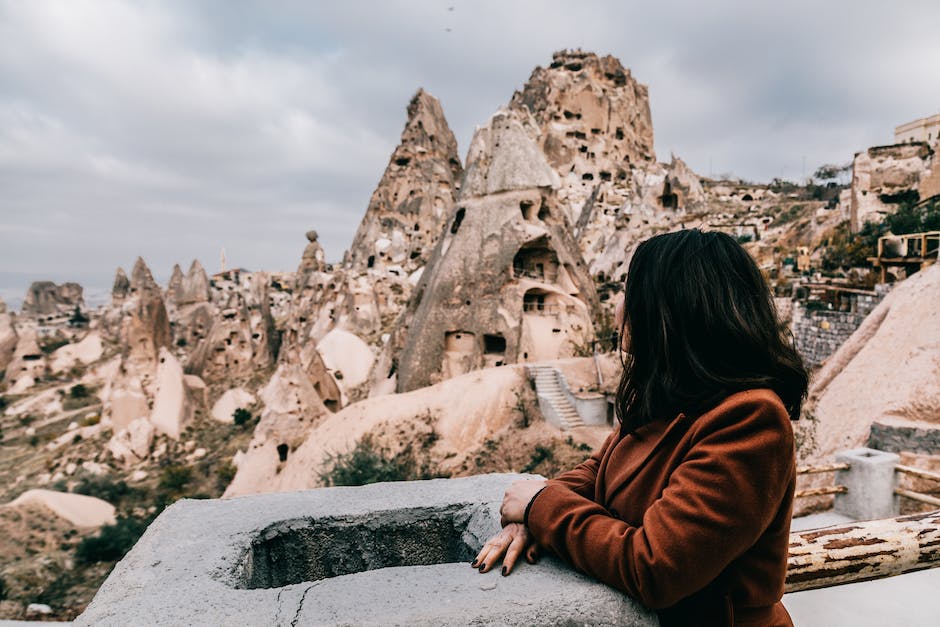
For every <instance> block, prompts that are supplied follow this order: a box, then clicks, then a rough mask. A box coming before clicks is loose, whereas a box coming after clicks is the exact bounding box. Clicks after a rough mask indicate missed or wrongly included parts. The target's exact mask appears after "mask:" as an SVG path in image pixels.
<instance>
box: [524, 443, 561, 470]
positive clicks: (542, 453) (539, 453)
mask: <svg viewBox="0 0 940 627" xmlns="http://www.w3.org/2000/svg"><path fill="white" fill-rule="evenodd" d="M553 459H555V452H554V451H553V450H552V449H550V448H548V447H547V446H542V445H541V444H537V445H536V446H535V451H534V452H533V453H532V458H531V459H530V460H529V462H528V463H527V464H526V465H525V466H523V467H522V472H532V471H533V470H535V468H536V466H538V465H539V464H541V463H542V462H545V461H552V460H553Z"/></svg>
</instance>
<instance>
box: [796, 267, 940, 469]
mask: <svg viewBox="0 0 940 627" xmlns="http://www.w3.org/2000/svg"><path fill="white" fill-rule="evenodd" d="M938 300H940V266H931V267H929V268H927V269H926V270H922V271H920V272H918V273H916V274H914V275H913V276H912V277H910V278H908V279H906V280H905V281H903V282H902V283H900V284H898V285H897V286H896V287H895V288H894V289H893V290H892V291H891V292H890V293H889V294H888V295H887V296H886V297H885V298H884V300H882V301H881V303H880V304H879V305H878V307H876V308H875V310H874V311H872V313H871V314H869V315H868V317H867V318H866V319H865V321H864V322H863V323H862V325H861V326H860V327H859V328H858V330H857V331H855V333H854V334H852V336H851V337H850V338H849V339H848V340H847V341H846V342H845V344H843V345H842V346H841V347H840V348H839V349H838V350H837V351H836V352H835V353H834V354H833V355H832V356H831V357H829V359H828V360H826V362H825V364H823V367H822V368H821V369H820V370H819V372H818V373H817V374H816V375H815V377H814V380H813V385H812V388H811V390H810V401H809V405H808V408H807V409H808V411H809V413H810V414H811V415H812V417H813V418H814V419H815V421H816V427H815V431H816V433H815V447H814V448H813V449H812V453H811V455H810V456H809V457H808V459H810V460H821V461H822V460H824V461H831V458H832V456H833V454H834V453H836V452H837V451H842V450H847V449H851V448H858V447H860V446H864V445H865V444H866V443H867V441H868V438H869V433H870V429H871V426H872V423H873V422H876V421H877V422H879V423H883V424H895V425H900V426H905V425H906V426H908V427H919V426H925V427H929V428H940V395H938V394H937V392H936V390H937V381H938V376H940V310H938V309H937V308H936V307H932V306H926V305H927V303H936V302H938ZM938 453H940V451H938Z"/></svg>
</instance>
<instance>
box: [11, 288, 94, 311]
mask: <svg viewBox="0 0 940 627" xmlns="http://www.w3.org/2000/svg"><path fill="white" fill-rule="evenodd" d="M82 292H83V290H82V286H81V285H79V284H78V283H62V284H61V285H56V284H55V283H53V282H52V281H36V282H34V283H33V284H32V285H30V286H29V289H28V290H26V297H25V298H24V299H23V306H22V308H21V312H22V314H23V315H24V316H34V317H35V316H50V315H55V314H63V313H69V312H72V311H73V310H74V309H75V308H76V307H84V306H85V300H84V298H83V297H82Z"/></svg>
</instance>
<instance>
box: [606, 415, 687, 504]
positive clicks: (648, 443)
mask: <svg viewBox="0 0 940 627" xmlns="http://www.w3.org/2000/svg"><path fill="white" fill-rule="evenodd" d="M691 422H692V421H691V419H690V418H689V417H688V416H686V415H685V414H683V413H680V414H679V415H678V416H676V417H675V418H674V419H672V420H670V421H666V420H655V421H653V422H651V423H649V424H645V425H643V426H641V427H639V428H638V429H637V430H636V431H634V432H633V433H631V434H630V435H627V436H625V437H623V438H620V439H619V440H617V443H616V444H615V445H614V446H612V447H610V453H609V454H608V455H607V459H606V460H605V461H606V465H607V467H606V468H605V469H604V470H603V471H600V472H598V477H599V478H600V477H605V478H606V477H607V476H608V474H609V473H612V474H613V476H614V477H616V480H615V481H616V483H615V484H614V485H612V486H611V487H610V488H611V489H610V491H608V487H607V485H606V481H605V482H604V485H602V486H599V487H600V488H601V492H600V494H603V495H604V496H605V502H607V503H609V502H610V500H611V499H612V498H613V497H614V495H615V494H616V493H617V492H619V491H620V490H622V489H623V488H625V487H626V486H628V485H629V484H630V481H631V480H632V479H633V477H634V476H636V474H637V473H638V472H639V471H640V470H641V469H642V468H643V466H645V465H646V462H647V461H649V458H650V457H652V455H653V453H655V452H656V451H657V450H659V448H660V445H661V444H663V443H664V442H665V441H666V440H667V439H668V438H669V437H670V436H671V435H673V434H676V433H682V432H684V431H685V429H686V428H688V426H689V424H690V423H691Z"/></svg>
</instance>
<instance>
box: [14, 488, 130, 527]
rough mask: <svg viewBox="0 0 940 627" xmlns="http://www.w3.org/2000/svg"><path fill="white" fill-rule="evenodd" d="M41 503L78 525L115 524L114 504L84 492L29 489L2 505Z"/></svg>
mask: <svg viewBox="0 0 940 627" xmlns="http://www.w3.org/2000/svg"><path fill="white" fill-rule="evenodd" d="M31 504H39V505H42V506H44V507H47V508H49V509H50V510H52V511H53V512H54V513H55V514H56V515H57V516H59V517H61V518H64V519H65V520H67V521H68V522H70V523H71V524H73V525H75V526H76V527H100V526H101V525H110V524H114V520H115V518H114V506H113V505H111V504H110V503H108V502H107V501H103V500H101V499H98V498H95V497H93V496H86V495H84V494H72V493H70V492H57V491H54V490H27V491H26V492H24V493H23V494H21V495H20V496H19V497H17V498H16V500H13V501H10V502H9V503H6V504H4V505H2V506H0V507H17V506H22V505H31Z"/></svg>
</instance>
